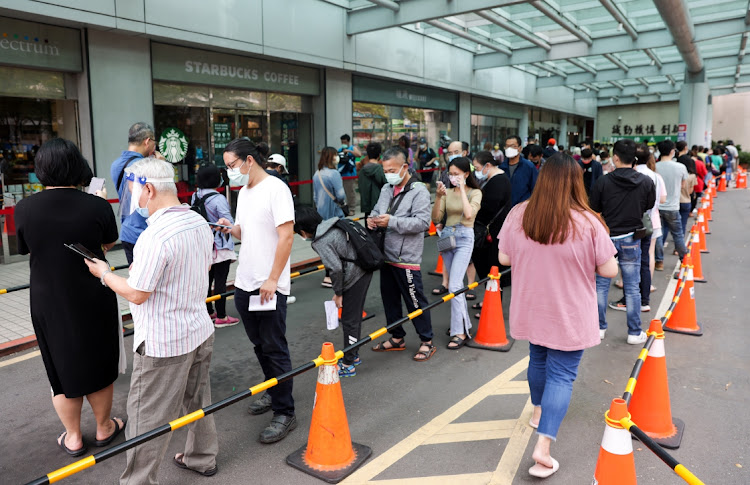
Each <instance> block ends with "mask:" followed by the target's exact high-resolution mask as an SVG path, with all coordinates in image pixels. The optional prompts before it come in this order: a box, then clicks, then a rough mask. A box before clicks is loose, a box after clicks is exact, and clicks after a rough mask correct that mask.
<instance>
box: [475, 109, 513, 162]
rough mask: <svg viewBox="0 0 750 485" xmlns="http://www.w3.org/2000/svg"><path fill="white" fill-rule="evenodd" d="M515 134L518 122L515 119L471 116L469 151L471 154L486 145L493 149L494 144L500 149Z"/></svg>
mask: <svg viewBox="0 0 750 485" xmlns="http://www.w3.org/2000/svg"><path fill="white" fill-rule="evenodd" d="M517 134H518V120H516V119H513V118H501V117H498V116H483V115H471V151H472V152H473V153H476V152H478V151H480V150H484V149H485V145H486V144H487V143H489V144H490V145H491V146H493V147H494V146H495V144H499V145H500V146H501V147H502V146H504V145H503V144H504V143H505V140H506V139H507V138H508V137H509V136H512V135H517Z"/></svg>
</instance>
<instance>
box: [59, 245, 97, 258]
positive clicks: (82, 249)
mask: <svg viewBox="0 0 750 485" xmlns="http://www.w3.org/2000/svg"><path fill="white" fill-rule="evenodd" d="M65 247H66V248H68V249H70V250H71V251H73V252H74V253H76V254H78V255H79V256H83V257H84V258H86V259H88V260H89V261H93V260H94V258H98V256H97V255H96V254H94V253H92V252H91V251H89V250H88V248H86V246H84V245H83V244H81V243H75V244H65Z"/></svg>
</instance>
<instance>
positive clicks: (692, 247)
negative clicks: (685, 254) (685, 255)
mask: <svg viewBox="0 0 750 485" xmlns="http://www.w3.org/2000/svg"><path fill="white" fill-rule="evenodd" d="M691 234H693V235H692V236H691V237H692V242H690V243H688V244H689V246H688V247H689V253H690V259H691V260H692V261H693V281H697V282H698V283H708V280H707V279H706V278H705V277H704V276H703V263H701V250H700V239H699V238H698V234H697V233H691Z"/></svg>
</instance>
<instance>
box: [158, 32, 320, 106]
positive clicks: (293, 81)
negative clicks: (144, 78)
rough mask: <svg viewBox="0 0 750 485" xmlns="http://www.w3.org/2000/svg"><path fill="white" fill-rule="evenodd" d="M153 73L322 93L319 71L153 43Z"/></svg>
mask: <svg viewBox="0 0 750 485" xmlns="http://www.w3.org/2000/svg"><path fill="white" fill-rule="evenodd" d="M151 72H152V76H153V78H154V79H155V80H159V81H174V82H180V83H190V84H206V85H213V86H226V87H231V88H240V89H251V90H253V91H274V92H281V93H292V94H306V95H312V96H317V95H318V94H320V83H319V79H318V78H319V75H318V70H317V69H313V68H310V67H302V66H294V65H291V64H282V63H280V62H272V61H266V60H262V59H254V58H250V57H243V56H235V55H231V54H222V53H219V52H211V51H204V50H200V49H190V48H187V47H179V46H173V45H166V44H159V43H156V42H153V43H152V44H151Z"/></svg>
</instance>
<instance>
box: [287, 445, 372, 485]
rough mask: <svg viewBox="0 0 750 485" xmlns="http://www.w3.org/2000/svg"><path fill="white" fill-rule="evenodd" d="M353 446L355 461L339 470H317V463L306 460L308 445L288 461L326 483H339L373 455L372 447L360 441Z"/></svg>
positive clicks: (289, 457) (293, 454) (288, 458)
mask: <svg viewBox="0 0 750 485" xmlns="http://www.w3.org/2000/svg"><path fill="white" fill-rule="evenodd" d="M352 448H353V449H354V454H355V455H356V456H355V458H354V461H353V462H351V463H350V464H349V465H348V466H346V467H344V468H340V469H338V470H316V469H315V468H314V466H315V465H312V464H308V463H306V462H305V452H306V451H307V445H305V446H303V447H302V448H300V449H299V450H297V451H295V452H294V453H292V454H291V455H289V456H287V457H286V462H287V463H288V464H289V465H290V466H293V467H294V468H296V469H297V470H300V471H303V472H305V473H307V474H308V475H312V476H314V477H315V478H318V479H320V480H323V481H324V482H326V483H339V482H340V481H341V480H343V479H344V478H346V477H348V476H349V475H351V474H352V472H354V470H356V469H357V468H359V466H360V465H361V464H362V463H364V461H365V460H367V459H368V458H369V457H370V455H372V448H370V447H369V446H365V445H360V444H359V443H354V442H352Z"/></svg>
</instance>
